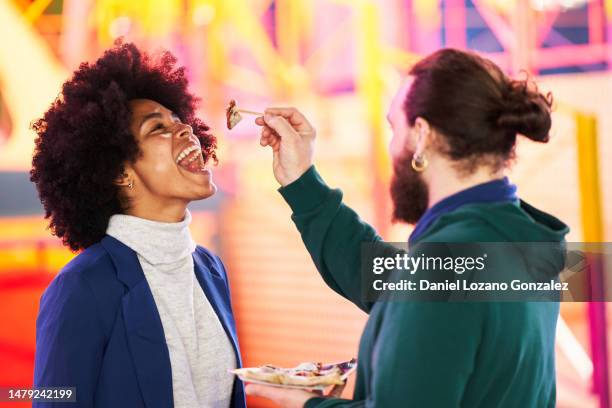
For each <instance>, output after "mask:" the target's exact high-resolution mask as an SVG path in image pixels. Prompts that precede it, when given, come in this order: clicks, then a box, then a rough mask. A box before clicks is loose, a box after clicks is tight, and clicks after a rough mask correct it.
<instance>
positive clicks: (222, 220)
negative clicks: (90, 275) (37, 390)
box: [0, 0, 612, 408]
mask: <svg viewBox="0 0 612 408" xmlns="http://www.w3.org/2000/svg"><path fill="white" fill-rule="evenodd" d="M117 37H124V38H125V39H126V40H130V41H135V42H137V43H138V44H139V45H141V46H142V47H144V48H146V49H149V50H155V49H159V48H162V47H163V48H167V49H170V50H172V51H173V52H174V53H175V55H176V56H177V57H178V58H179V60H180V61H181V63H182V64H184V65H185V66H187V67H188V72H189V77H190V81H191V86H192V89H193V91H194V92H195V93H197V94H198V95H199V96H201V97H202V106H201V111H200V116H201V117H202V118H204V120H205V121H206V122H208V123H209V124H211V125H212V128H213V131H214V133H215V134H216V136H217V137H218V139H219V145H220V150H219V157H220V164H219V166H218V167H217V168H216V169H215V174H214V177H215V180H216V183H217V185H218V187H219V192H218V193H217V194H216V195H215V196H214V197H213V198H211V199H208V200H204V201H201V202H197V203H193V205H192V206H191V208H192V212H193V214H194V220H193V224H192V225H191V227H192V232H193V235H194V238H195V239H196V241H198V242H199V243H201V244H203V245H205V246H208V247H209V248H211V249H213V250H214V251H216V252H217V253H219V254H220V256H221V258H222V259H223V260H224V262H225V263H226V266H227V268H228V271H229V274H230V280H231V283H232V297H233V303H234V308H235V314H236V319H237V323H238V332H239V336H240V342H241V345H242V353H243V356H244V363H245V365H247V366H251V365H259V364H263V363H273V364H276V365H281V366H283V365H285V366H293V365H295V364H297V363H299V362H301V361H341V360H346V359H349V358H351V357H353V356H355V355H356V354H357V343H358V340H359V336H360V333H361V330H362V328H363V325H364V322H365V319H366V315H365V314H363V313H362V312H360V311H359V310H358V309H357V308H356V307H354V306H353V305H351V304H349V303H348V302H346V301H345V300H343V299H341V298H340V297H339V296H338V295H336V294H335V293H333V292H332V291H331V290H330V289H328V288H327V287H326V286H325V285H324V283H323V281H322V280H321V278H320V277H319V276H318V274H317V273H316V271H315V269H314V267H313V265H312V263H311V261H310V258H309V256H308V255H307V253H306V251H305V250H304V247H303V245H302V243H301V241H300V238H299V235H298V233H297V231H296V230H295V228H294V226H293V224H292V222H291V220H290V211H289V209H288V207H287V205H285V204H284V202H283V201H282V199H281V197H280V195H279V194H278V193H277V192H276V188H277V185H276V182H275V181H274V178H273V176H272V172H271V157H270V152H269V151H268V150H267V149H262V148H261V147H260V146H259V144H258V136H259V133H258V129H257V128H256V126H255V125H253V124H252V123H249V122H250V121H244V122H243V123H241V124H240V125H239V126H238V127H237V128H236V129H234V130H232V131H231V133H230V132H229V131H227V129H226V127H225V116H224V108H225V106H226V103H227V101H228V100H229V99H236V100H238V101H239V103H240V105H241V106H243V107H245V108H248V109H253V110H261V109H263V108H265V107H266V106H269V105H286V104H291V105H296V106H298V107H299V108H300V109H301V110H302V111H304V112H305V113H306V114H307V115H308V116H309V117H310V118H311V121H312V122H313V123H314V124H315V126H316V127H317V129H318V135H319V140H318V147H317V154H316V163H317V166H318V168H319V171H320V172H321V173H322V174H323V175H324V177H325V178H326V180H327V181H328V183H329V184H330V185H332V186H337V187H341V188H342V189H343V190H344V192H345V200H346V202H347V203H348V204H349V205H350V206H352V207H354V208H355V209H356V210H357V211H358V212H359V213H360V214H361V215H362V217H363V218H364V219H365V220H367V221H369V222H370V223H372V224H374V225H375V226H376V227H377V229H378V230H379V231H380V233H381V235H382V236H383V237H384V238H385V239H387V240H389V241H393V240H395V241H403V240H405V239H406V237H407V236H408V234H409V232H410V227H409V226H406V225H394V224H391V223H390V222H389V219H390V202H389V199H388V194H387V190H388V181H389V177H390V169H391V167H390V163H389V157H388V156H387V148H386V147H387V144H388V141H389V139H390V133H391V132H390V130H389V129H388V128H387V126H386V123H385V119H384V117H385V113H386V109H387V107H388V104H389V101H390V98H391V96H392V95H393V93H394V91H395V90H396V88H397V87H398V85H399V83H400V80H401V78H402V75H403V73H405V72H406V71H407V69H408V68H409V67H410V65H411V64H412V63H413V62H414V61H416V60H418V59H419V58H420V57H421V56H422V55H425V54H427V53H430V52H432V51H434V50H436V49H439V48H441V47H457V48H463V49H472V50H476V51H479V52H481V53H482V54H484V55H485V56H487V57H489V58H491V59H492V60H493V61H495V62H496V63H498V64H499V65H500V66H501V67H502V68H503V69H504V70H505V71H506V72H508V73H509V74H511V75H516V74H519V73H520V71H521V70H526V71H528V72H530V73H532V74H533V75H535V76H536V78H537V80H538V82H539V84H540V87H541V89H542V90H544V91H552V92H553V95H554V97H555V98H556V108H555V112H554V116H553V135H552V136H553V137H552V139H551V142H550V143H549V144H548V145H536V144H534V143H531V142H530V141H527V140H526V141H523V140H521V141H520V142H519V146H518V163H517V165H516V166H515V168H514V170H513V172H512V174H511V179H512V180H513V181H514V182H515V183H517V184H518V187H519V193H520V195H521V196H522V198H524V199H526V200H527V201H529V202H531V203H533V204H534V205H536V206H538V207H541V208H543V209H545V210H546V211H549V212H551V213H553V214H554V215H556V216H557V217H559V218H561V219H562V220H564V221H565V222H566V223H568V224H569V225H570V226H571V233H570V235H569V237H568V240H570V241H605V240H610V239H612V237H611V236H610V233H611V231H612V217H611V214H612V137H611V136H612V75H611V73H610V69H611V68H612V0H591V1H588V0H441V1H435V0H379V1H367V0H354V1H349V0H345V1H342V0H308V1H307V0H64V1H62V0H34V1H32V0H0V386H28V385H31V382H32V372H33V358H34V351H35V325H34V323H35V318H36V313H37V310H38V301H39V298H40V295H41V293H42V291H43V290H44V288H45V287H46V286H47V284H48V283H49V282H50V281H51V279H52V278H53V277H54V276H55V274H56V273H57V272H58V270H59V269H60V268H61V267H62V266H63V265H64V264H65V263H66V262H67V261H69V260H70V259H71V258H72V257H73V256H75V254H73V253H71V252H70V251H69V250H67V249H65V248H63V247H62V245H61V243H60V241H59V240H58V239H56V238H54V237H53V236H52V235H51V234H50V233H49V232H48V231H47V230H46V226H47V221H46V220H44V219H43V215H42V208H41V205H40V202H39V201H38V198H37V194H36V190H35V188H34V186H33V185H32V184H31V183H30V182H29V176H28V171H29V169H30V162H31V155H32V150H33V140H34V136H35V135H34V132H33V131H32V130H30V128H29V125H30V122H31V121H32V119H34V118H36V117H38V116H39V115H41V114H42V112H44V110H45V109H46V108H47V107H48V106H49V104H50V103H51V101H53V100H54V99H55V97H56V96H57V95H58V92H59V89H60V85H61V83H62V82H63V81H64V80H65V79H67V77H68V76H69V75H70V74H71V72H72V71H73V70H74V69H75V68H76V67H77V66H78V64H79V63H81V62H82V61H86V60H88V61H90V60H93V59H95V58H96V57H97V56H99V55H100V53H101V51H102V50H104V49H105V48H107V47H109V46H111V45H112V43H113V40H114V39H115V38H117ZM606 217H607V218H606ZM609 267H610V266H609V265H608V268H609ZM606 306H607V304H605V303H564V304H562V306H561V315H562V317H561V319H560V321H559V329H558V336H557V356H558V358H557V369H558V370H557V371H558V374H557V376H558V406H559V407H580V408H588V407H603V408H608V407H610V401H609V397H608V395H609V379H608V377H609V369H608V362H609V356H610V353H609V351H608V347H609V346H608V345H609V343H610V342H609V341H608V339H609V337H610V335H611V334H612V331H610V329H611V328H612V324H606ZM414 352H415V353H418V350H414ZM500 353H503V350H500ZM351 392H352V385H351V384H349V387H348V388H347V389H346V390H345V394H344V395H350V394H351ZM7 405H8V404H7ZM249 406H253V407H264V406H269V405H268V404H267V403H266V402H264V401H262V400H257V399H250V400H249Z"/></svg>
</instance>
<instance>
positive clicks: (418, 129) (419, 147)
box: [414, 116, 434, 155]
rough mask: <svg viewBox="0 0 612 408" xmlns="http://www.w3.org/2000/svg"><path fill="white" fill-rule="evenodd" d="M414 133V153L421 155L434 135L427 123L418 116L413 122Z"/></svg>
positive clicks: (429, 144)
mask: <svg viewBox="0 0 612 408" xmlns="http://www.w3.org/2000/svg"><path fill="white" fill-rule="evenodd" d="M414 132H415V133H416V143H415V153H417V154H418V155H422V154H423V152H425V151H426V150H427V148H428V147H429V146H431V144H432V142H433V137H434V134H433V132H432V130H431V126H429V122H427V120H426V119H424V118H422V117H420V116H419V117H417V118H416V120H415V121H414Z"/></svg>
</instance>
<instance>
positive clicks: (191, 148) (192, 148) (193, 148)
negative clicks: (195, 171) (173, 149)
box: [176, 145, 202, 164]
mask: <svg viewBox="0 0 612 408" xmlns="http://www.w3.org/2000/svg"><path fill="white" fill-rule="evenodd" d="M196 150H197V151H198V154H200V153H201V152H202V150H201V149H200V148H199V147H198V146H196V145H192V146H189V147H187V148H185V149H184V150H183V151H182V152H181V153H180V154H179V155H178V157H177V158H176V164H180V163H181V161H182V160H183V159H184V158H185V157H187V156H189V154H190V153H191V152H193V151H196ZM198 154H194V155H193V156H194V157H197V156H198ZM191 160H193V157H192V158H191V159H190V161H189V162H188V163H190V162H191Z"/></svg>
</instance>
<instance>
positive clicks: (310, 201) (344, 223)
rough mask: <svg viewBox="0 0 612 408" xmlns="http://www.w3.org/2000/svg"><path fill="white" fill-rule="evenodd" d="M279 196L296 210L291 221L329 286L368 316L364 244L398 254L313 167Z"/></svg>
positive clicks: (283, 189)
mask: <svg viewBox="0 0 612 408" xmlns="http://www.w3.org/2000/svg"><path fill="white" fill-rule="evenodd" d="M279 192H280V193H281V195H282V196H283V198H284V199H285V201H286V202H287V203H288V204H289V206H290V207H291V209H292V210H293V215H292V216H291V219H292V220H293V222H294V223H295V225H296V227H297V228H298V230H299V232H300V234H301V236H302V240H303V241H304V244H305V245H306V249H307V250H308V252H309V253H310V256H311V257H312V260H313V261H314V263H315V266H316V267H317V269H318V271H319V273H320V274H321V276H322V277H323V279H324V280H325V282H326V283H327V285H329V287H330V288H332V289H333V290H334V291H336V292H337V293H338V294H340V295H341V296H343V297H345V298H346V299H348V300H350V301H351V302H353V303H354V304H356V305H357V306H358V307H359V308H360V309H362V310H363V311H365V312H366V313H369V311H370V308H371V307H372V304H373V302H372V300H373V299H371V298H370V297H368V299H367V300H366V299H365V297H364V296H363V292H362V289H363V288H362V279H361V256H362V254H361V250H362V244H364V243H377V245H379V247H383V246H384V247H385V248H384V249H380V248H379V249H378V250H379V251H380V250H384V251H385V252H387V251H390V252H398V250H397V249H396V248H395V247H393V246H392V245H387V244H384V243H383V242H382V239H381V238H380V237H379V236H378V234H377V233H376V231H375V230H374V228H372V227H371V226H370V225H368V224H367V223H365V222H363V221H362V220H361V219H360V218H359V216H358V215H357V214H356V213H355V212H354V211H353V210H352V209H350V208H349V207H347V206H346V205H344V204H343V203H342V192H341V191H340V190H338V189H331V188H329V187H328V186H327V185H326V184H325V182H324V181H323V179H322V178H321V176H320V175H319V173H318V172H317V171H316V169H315V168H314V166H311V167H310V168H309V169H308V170H307V171H306V172H305V173H304V174H303V175H302V176H301V177H300V178H299V179H297V180H296V181H294V182H293V183H291V184H289V185H287V186H285V187H282V188H280V189H279Z"/></svg>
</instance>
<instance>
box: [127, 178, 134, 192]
mask: <svg viewBox="0 0 612 408" xmlns="http://www.w3.org/2000/svg"><path fill="white" fill-rule="evenodd" d="M133 187H134V182H133V181H132V180H130V182H129V183H128V188H129V189H130V190H131V189H132V188H133Z"/></svg>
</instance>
